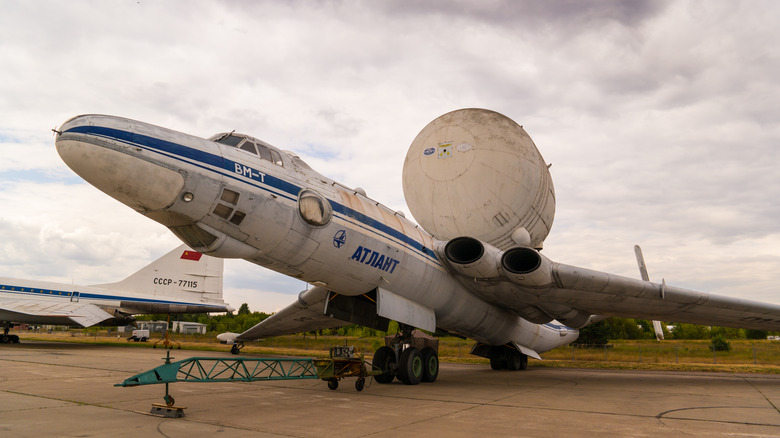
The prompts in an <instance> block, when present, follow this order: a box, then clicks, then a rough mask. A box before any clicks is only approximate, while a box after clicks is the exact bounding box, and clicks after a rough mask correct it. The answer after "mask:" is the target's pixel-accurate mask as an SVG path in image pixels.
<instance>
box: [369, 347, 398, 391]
mask: <svg viewBox="0 0 780 438" xmlns="http://www.w3.org/2000/svg"><path fill="white" fill-rule="evenodd" d="M371 364H372V365H373V366H374V368H375V369H380V370H382V374H380V375H378V376H374V380H376V381H377V383H390V382H392V381H393V377H394V376H393V370H394V369H395V351H393V349H392V348H390V347H386V346H385V347H379V349H378V350H376V353H374V359H373V360H371Z"/></svg>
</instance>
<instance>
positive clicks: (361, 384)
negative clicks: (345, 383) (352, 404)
mask: <svg viewBox="0 0 780 438" xmlns="http://www.w3.org/2000/svg"><path fill="white" fill-rule="evenodd" d="M365 386H366V379H364V378H362V377H358V379H357V380H355V390H357V392H360V391H362V390H363V388H365Z"/></svg>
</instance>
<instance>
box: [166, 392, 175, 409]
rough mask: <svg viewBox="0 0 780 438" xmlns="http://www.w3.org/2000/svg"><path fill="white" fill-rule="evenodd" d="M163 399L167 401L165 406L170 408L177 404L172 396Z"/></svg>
mask: <svg viewBox="0 0 780 438" xmlns="http://www.w3.org/2000/svg"><path fill="white" fill-rule="evenodd" d="M163 399H164V400H165V405H166V406H168V407H171V406H173V404H174V403H176V400H174V399H173V396H172V395H166V396H165V397H163Z"/></svg>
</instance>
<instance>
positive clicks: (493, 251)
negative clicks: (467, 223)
mask: <svg viewBox="0 0 780 438" xmlns="http://www.w3.org/2000/svg"><path fill="white" fill-rule="evenodd" d="M442 245H443V247H442ZM436 250H437V253H439V254H442V253H443V254H444V257H445V258H446V259H447V260H448V261H449V262H450V263H451V264H452V267H453V268H455V269H456V270H457V271H458V272H460V273H461V274H463V275H465V276H467V277H473V278H494V277H498V259H499V254H500V250H499V249H498V248H496V247H494V246H491V245H486V244H483V243H482V242H480V241H479V240H477V239H475V238H473V237H456V238H454V239H452V240H450V241H449V242H447V243H446V244H444V242H439V241H437V248H436Z"/></svg>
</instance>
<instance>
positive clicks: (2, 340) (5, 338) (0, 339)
mask: <svg viewBox="0 0 780 438" xmlns="http://www.w3.org/2000/svg"><path fill="white" fill-rule="evenodd" d="M8 338H9V336H8V335H2V337H0V343H3V344H10V343H11V340H10V339H8Z"/></svg>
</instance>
